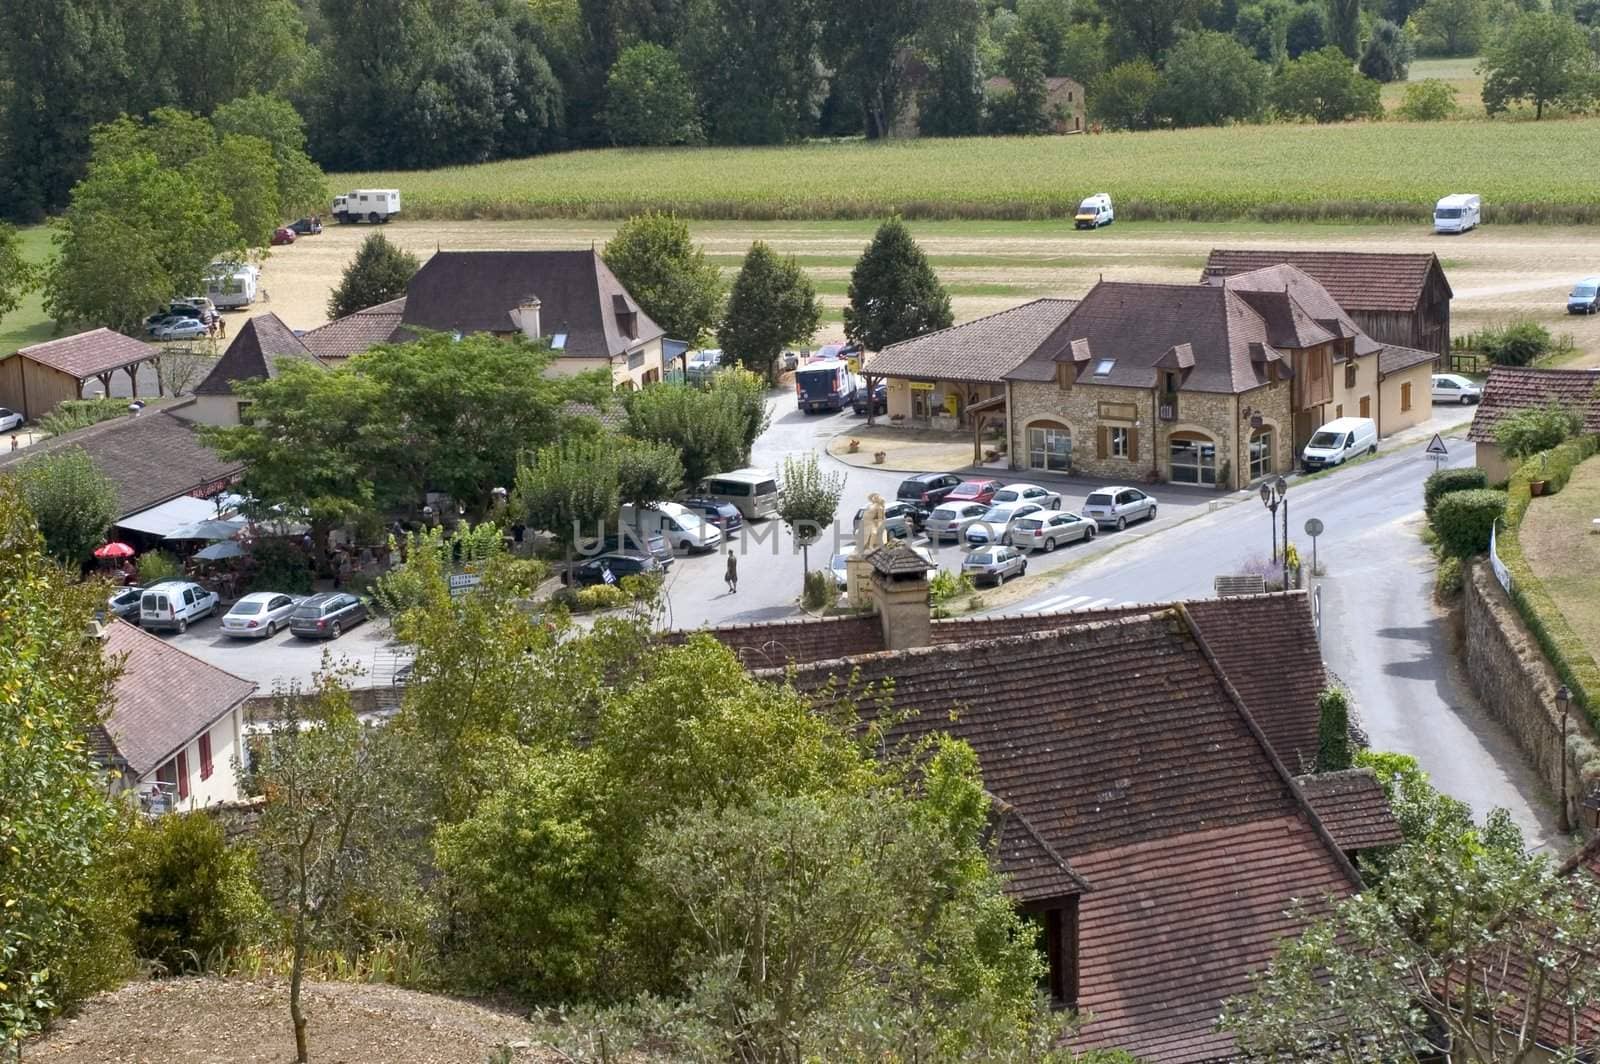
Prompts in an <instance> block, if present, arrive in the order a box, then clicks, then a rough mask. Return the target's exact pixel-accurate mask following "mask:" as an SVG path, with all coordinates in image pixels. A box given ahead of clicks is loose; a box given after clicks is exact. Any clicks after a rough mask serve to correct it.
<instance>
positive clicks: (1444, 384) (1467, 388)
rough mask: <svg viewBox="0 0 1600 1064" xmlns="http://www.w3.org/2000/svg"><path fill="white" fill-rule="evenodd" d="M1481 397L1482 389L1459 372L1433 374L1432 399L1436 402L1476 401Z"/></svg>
mask: <svg viewBox="0 0 1600 1064" xmlns="http://www.w3.org/2000/svg"><path fill="white" fill-rule="evenodd" d="M1482 398H1483V389H1482V388H1479V387H1478V386H1477V385H1476V384H1473V383H1472V381H1471V380H1469V379H1467V378H1466V377H1463V376H1461V374H1459V373H1435V374H1434V375H1433V401H1434V402H1436V403H1460V404H1461V405H1462V406H1465V405H1466V404H1468V403H1476V402H1477V401H1478V400H1480V399H1482Z"/></svg>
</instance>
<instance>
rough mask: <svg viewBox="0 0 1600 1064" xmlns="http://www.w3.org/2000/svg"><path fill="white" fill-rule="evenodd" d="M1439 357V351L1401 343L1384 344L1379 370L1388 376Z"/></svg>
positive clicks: (1379, 358) (1380, 355) (1379, 359)
mask: <svg viewBox="0 0 1600 1064" xmlns="http://www.w3.org/2000/svg"><path fill="white" fill-rule="evenodd" d="M1438 357H1439V352H1437V351H1422V350H1419V349H1418V348H1415V347H1401V346H1400V345H1399V344H1384V345H1383V351H1382V353H1380V354H1379V355H1378V372H1379V373H1381V374H1383V375H1384V376H1385V377H1387V376H1388V375H1389V374H1391V373H1399V372H1400V371H1401V370H1405V369H1410V368H1411V367H1412V366H1420V365H1421V364H1422V363H1424V362H1433V361H1434V360H1436V359H1437V358H1438Z"/></svg>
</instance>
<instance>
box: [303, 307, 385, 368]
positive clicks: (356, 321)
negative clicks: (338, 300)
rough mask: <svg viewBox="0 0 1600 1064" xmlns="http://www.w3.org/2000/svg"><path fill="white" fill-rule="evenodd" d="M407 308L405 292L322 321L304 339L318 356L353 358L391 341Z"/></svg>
mask: <svg viewBox="0 0 1600 1064" xmlns="http://www.w3.org/2000/svg"><path fill="white" fill-rule="evenodd" d="M405 309H406V297H405V296H401V297H400V298H399V299H391V300H389V302H387V303H379V304H378V305H377V306H375V307H368V308H367V309H366V310H358V311H356V312H355V313H354V314H346V315H345V316H344V317H342V318H335V319H333V320H332V321H330V322H328V324H326V325H320V326H318V327H317V328H315V329H312V330H311V331H310V332H308V333H306V334H305V335H304V336H302V337H300V342H301V343H303V344H305V346H306V350H308V351H310V352H311V353H312V354H313V355H315V356H317V357H318V358H323V359H328V358H350V357H352V356H354V355H359V354H361V352H363V351H366V350H368V349H369V348H372V347H375V346H377V345H378V344H385V343H388V342H389V340H390V339H391V338H392V337H393V336H394V331H395V330H396V329H398V328H399V327H400V317H401V315H402V314H404V313H405Z"/></svg>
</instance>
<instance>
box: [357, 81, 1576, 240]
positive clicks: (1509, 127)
mask: <svg viewBox="0 0 1600 1064" xmlns="http://www.w3.org/2000/svg"><path fill="white" fill-rule="evenodd" d="M1454 62H1456V63H1459V62H1460V61H1454ZM1596 157H1600V119H1574V120H1563V121H1545V122H1527V121H1501V120H1496V121H1452V122H1434V123H1411V122H1377V123H1354V124H1347V125H1334V126H1308V125H1268V126H1239V127H1231V128H1222V129H1189V130H1176V131H1168V132H1155V133H1110V134H1105V135H1102V136H1089V135H1085V136H1071V137H1032V138H972V139H966V140H931V139H930V140H900V141H889V142H882V143H867V142H865V141H846V142H837V143H809V144H803V145H795V146H790V147H777V148H675V149H648V150H646V149H620V148H616V149H606V150H598V151H582V152H567V153H563V154H557V155H547V156H541V157H537V158H532V159H521V160H512V161H506V162H497V163H486V164H483V165H481V166H473V167H457V168H448V169H441V170H429V171H410V172H406V171H388V172H375V173H361V174H337V175H334V176H333V177H332V178H331V181H332V183H333V184H334V186H335V187H338V188H342V189H343V188H357V187H380V188H381V187H394V188H399V189H400V190H401V192H402V194H403V195H404V197H405V216H406V217H407V218H411V219H417V220H467V219H501V220H514V219H540V218H578V219H606V218H622V217H626V216H627V215H629V214H631V213H634V212H636V211H639V210H642V209H645V208H652V207H653V208H660V209H670V210H674V211H676V212H678V213H679V214H682V215H684V216H686V217H691V218H705V219H731V220H762V219H768V220H784V219H795V220H800V219H809V220H818V219H852V218H876V217H881V216H883V215H886V214H889V213H891V212H895V211H898V212H900V213H901V214H903V215H905V216H906V217H908V218H924V219H930V218H931V219H985V218H988V219H1038V218H1058V217H1062V216H1064V215H1067V214H1070V213H1071V212H1072V210H1073V209H1074V208H1075V207H1076V205H1077V203H1078V201H1079V200H1080V199H1081V198H1082V197H1083V196H1085V195H1087V194H1089V193H1092V192H1099V191H1109V192H1110V193H1111V194H1112V196H1113V197H1114V198H1115V200H1116V204H1117V215H1118V217H1119V218H1122V219H1130V220H1131V219H1155V220H1176V219H1189V220H1197V221H1210V220H1222V219H1239V218H1249V219H1258V220H1264V221H1290V220H1306V221H1312V220H1323V219H1355V220H1362V219H1369V220H1370V219H1386V220H1400V219H1407V220H1410V221H1422V220H1424V219H1425V218H1426V217H1427V215H1428V211H1429V209H1430V208H1431V207H1432V205H1433V203H1434V201H1435V200H1436V199H1437V198H1438V197H1439V196H1441V195H1443V194H1445V193H1447V192H1456V191H1471V192H1477V193H1479V194H1481V195H1482V196H1483V200H1484V213H1485V221H1487V222H1490V223H1494V222H1501V223H1504V222H1555V223H1563V222H1564V223H1572V222H1577V223H1589V222H1597V221H1600V182H1597V181H1595V180H1594V170H1593V160H1594V159H1595V158H1596Z"/></svg>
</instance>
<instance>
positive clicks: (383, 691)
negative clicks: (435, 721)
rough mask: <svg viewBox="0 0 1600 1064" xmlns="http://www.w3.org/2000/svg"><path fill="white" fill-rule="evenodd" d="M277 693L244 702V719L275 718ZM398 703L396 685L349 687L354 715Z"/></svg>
mask: <svg viewBox="0 0 1600 1064" xmlns="http://www.w3.org/2000/svg"><path fill="white" fill-rule="evenodd" d="M278 697H279V696H277V695H256V696H255V697H254V698H251V699H249V700H248V701H246V702H245V704H244V708H245V720H247V721H257V722H264V721H269V720H276V719H277V717H278ZM285 697H289V698H294V699H296V700H298V701H299V702H300V704H301V705H310V704H311V703H312V702H314V701H315V700H316V695H315V694H310V693H299V694H293V695H288V696H285ZM399 704H400V690H399V688H396V687H390V686H383V687H353V688H351V689H350V708H351V709H352V710H354V712H355V714H356V716H358V717H365V716H370V715H371V714H373V713H378V712H381V711H383V710H386V709H394V708H395V707H396V706H398V705H399Z"/></svg>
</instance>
